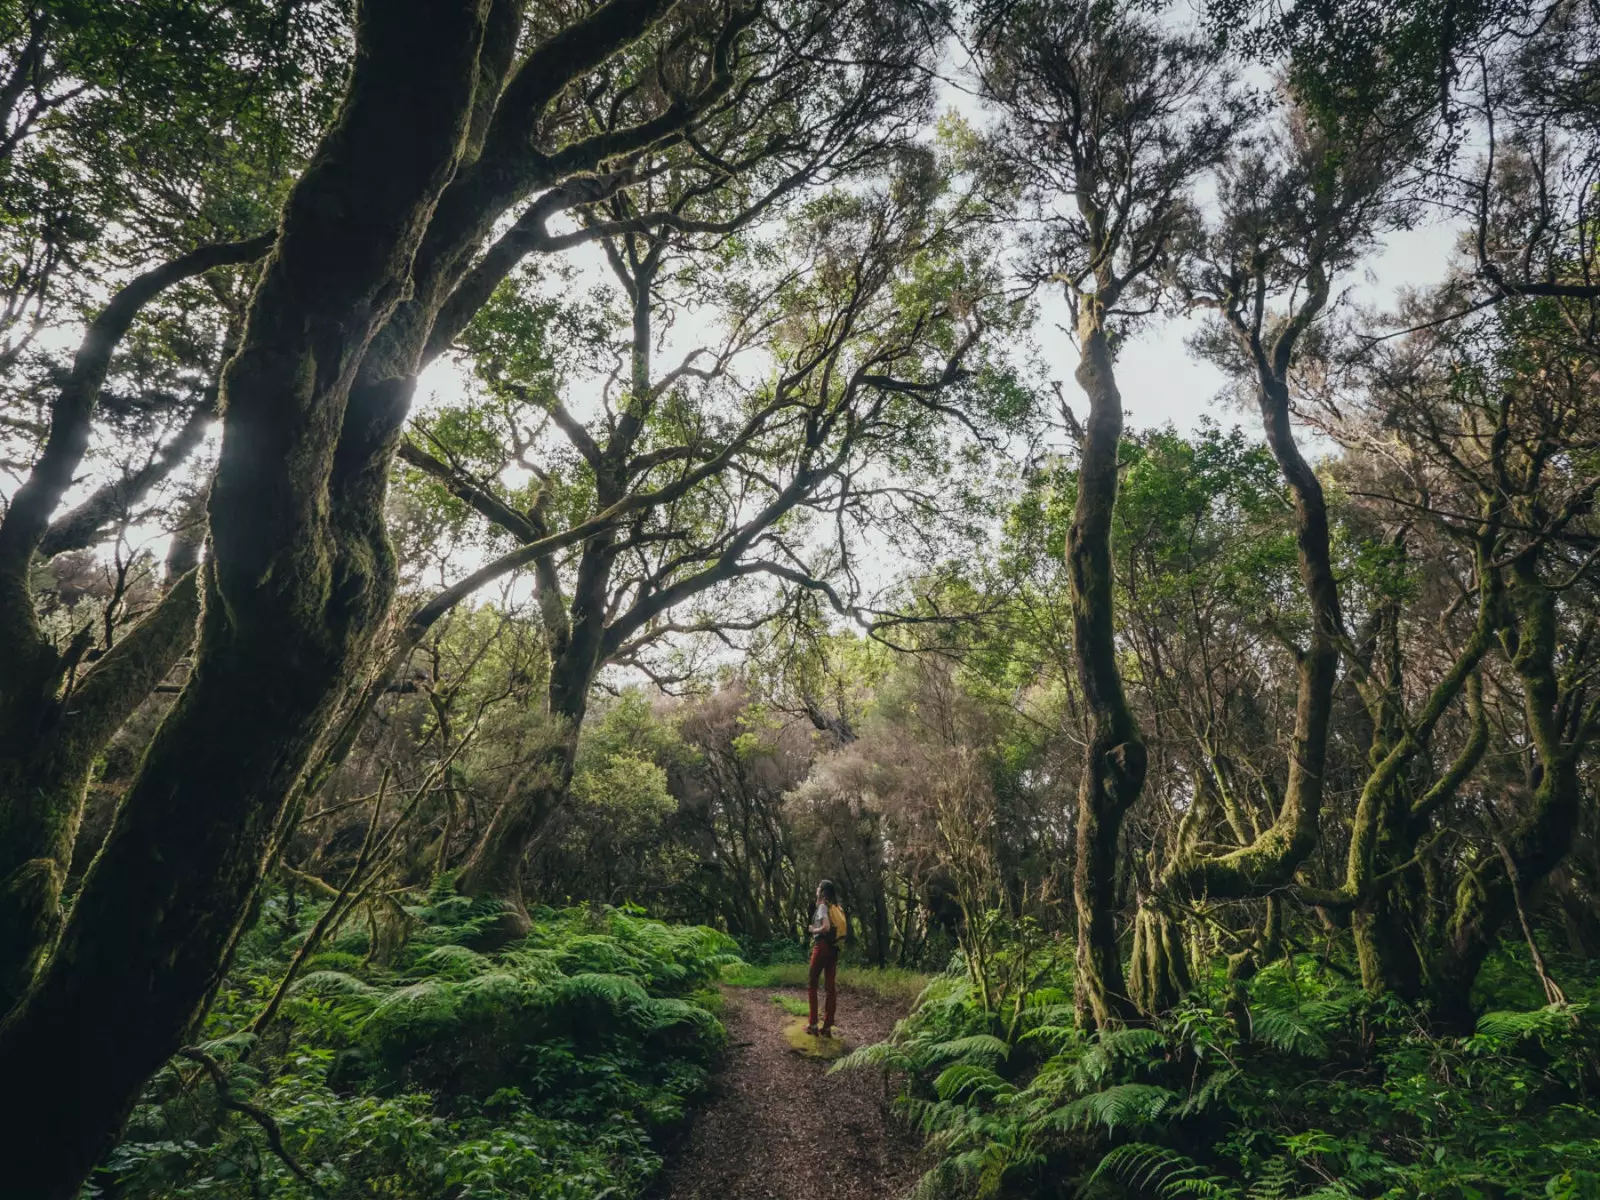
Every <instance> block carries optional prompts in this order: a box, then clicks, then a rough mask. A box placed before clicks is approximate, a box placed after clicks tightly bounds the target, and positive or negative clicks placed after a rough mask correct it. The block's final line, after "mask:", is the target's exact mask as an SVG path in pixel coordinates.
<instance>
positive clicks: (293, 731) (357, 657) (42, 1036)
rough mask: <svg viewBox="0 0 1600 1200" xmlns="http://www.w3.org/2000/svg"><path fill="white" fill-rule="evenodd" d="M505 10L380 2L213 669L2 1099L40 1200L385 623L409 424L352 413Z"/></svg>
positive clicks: (201, 668)
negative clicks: (400, 464)
mask: <svg viewBox="0 0 1600 1200" xmlns="http://www.w3.org/2000/svg"><path fill="white" fill-rule="evenodd" d="M486 7H487V4H486V0H446V2H439V0H386V2H385V3H382V4H365V5H362V6H361V7H360V8H359V10H358V14H357V31H356V44H357V50H356V55H355V62H354V68H353V72H352V76H351V81H350V85H349V91H348V94H347V96H346V99H345V102H344V104H343V106H342V108H341V110H340V113H339V115H338V117H337V118H336V120H335V122H334V124H333V126H332V127H331V128H330V130H329V131H328V133H327V134H326V135H325V136H324V138H323V140H322V143H321V145H320V146H319V147H318V149H317V151H316V152H315V154H314V155H313V158H312V161H311V163H310V164H309V166H308V167H307V169H306V171H305V173H304V175H303V176H302V178H301V179H300V181H299V182H298V183H297V185H296V186H295V188H294V190H293V192H292V193H291V195H290V198H289V200H288V202H287V204H286V206H285V210H284V214H283V219H282V225H281V228H280V233H279V237H278V241H277V245H276V249H275V251H274V252H273V253H272V255H271V256H270V257H269V259H268V261H267V264H266V266H265V268H264V270H263V273H262V277H261V280H260V282H259V284H258V285H257V288H256V292H255V295H254V297H253V299H252V302H251V306H250V311H249V315H248V318H247V322H246V328H245V331H244V334H243V336H242V339H241V344H240V349H239V352H238V354H237V355H236V356H235V358H234V359H233V361H232V363H231V364H230V365H229V366H228V368H227V370H226V373H225V376H224V384H223V397H224V402H223V407H224V419H223V444H222V451H221V456H220V460H219V463H218V467H217V473H216V478H215V482H214V484H213V487H212V491H211V498H210V506H209V507H210V527H211V534H212V547H211V555H210V557H209V558H208V560H207V562H206V563H205V565H204V567H203V569H202V588H201V591H202V596H203V601H202V603H203V610H202V617H201V622H200V634H199V644H198V649H197V652H196V655H195V667H194V671H193V674H192V677H191V679H190V681H189V684H188V685H187V686H186V687H185V689H184V691H183V692H182V694H181V695H180V696H179V698H178V700H177V702H176V704H175V705H174V707H173V709H172V711H171V712H170V713H169V715H168V717H167V719H166V720H165V721H164V722H163V724H162V726H161V728H160V729H159V730H158V732H157V734H156V736H155V738H154V740H153V741H152V743H151V746H150V748H149V750H148V752H147V754H146V757H145V760H144V763H143V765H142V767H141V770H140V772H139V774H138V777H137V778H136V780H135V781H134V783H133V785H132V786H131V788H130V790H129V792H128V794H127V796H126V798H125V799H124V802H123V804H122V806H121V808H120V809H119V811H118V813H117V816H116V819H115V821H114V823H113V826H112V829H111V831H110V833H109V834H108V836H107V839H106V843H105V845H104V847H103V848H102V850H101V852H100V855H99V857H98V858H97V859H96V861H95V863H94V865H93V866H92V867H91V869H90V871H89V874H88V876H87V877H86V878H85V880H84V883H83V887H82V890H81V891H80V893H79V896H78V899H77V902H76V904H75V905H74V908H73V911H72V914H71V917H70V919H69V920H68V921H67V922H66V925H65V927H64V929H63V931H62V933H61V937H60V940H59V942H58V944H57V947H56V949H55V952H54V953H53V955H52V956H51V958H50V960H49V962H48V963H47V964H46V965H45V967H44V969H43V971H42V972H41V973H40V975H39V976H38V978H37V979H36V981H35V982H34V984H33V986H32V988H31V989H30V990H29V992H28V993H27V995H26V996H25V997H24V998H23V1000H22V1001H21V1002H20V1003H19V1004H18V1005H17V1006H16V1007H15V1008H14V1009H13V1011H12V1012H11V1013H10V1015H9V1016H8V1017H7V1018H6V1020H5V1022H4V1024H3V1026H0V1076H3V1077H4V1078H7V1079H15V1080H23V1079H25V1080H28V1081H29V1085H28V1086H27V1087H24V1088H15V1089H8V1090H7V1091H6V1093H5V1094H4V1097H3V1098H0V1155H3V1157H4V1160H5V1162H6V1164H7V1165H6V1173H7V1183H8V1187H9V1188H10V1189H12V1190H15V1191H16V1192H17V1194H19V1195H27V1196H30V1197H38V1198H40V1200H53V1198H56V1197H63V1198H65V1197H69V1196H72V1195H75V1194H76V1192H77V1190H78V1186H79V1184H80V1183H81V1181H82V1180H83V1179H84V1177H85V1176H86V1175H87V1174H88V1172H89V1171H90V1170H91V1169H92V1168H93V1166H94V1165H95V1163H96V1162H97V1161H98V1160H99V1158H100V1156H101V1155H102V1154H103V1153H104V1152H105V1151H106V1149H107V1148H108V1147H109V1145H110V1144H111V1142H112V1140H113V1139H114V1138H115V1137H116V1135H117V1133H118V1131H119V1129H120V1127H121V1124H122V1122H123V1120H124V1119H125V1117H126V1114H127V1113H128V1111H129V1109H130V1107H131V1106H132V1104H133V1103H134V1101H135V1099H136V1098H137V1096H138V1094H139V1090H140V1088H141V1087H142V1086H143V1084H144V1082H145V1080H146V1079H147V1078H148V1077H149V1075H150V1074H151V1072H153V1071H154V1070H155V1069H156V1068H157V1067H158V1066H159V1065H160V1064H161V1063H162V1062H163V1061H165V1060H166V1058H167V1057H168V1056H170V1055H171V1054H172V1053H173V1052H174V1051H175V1050H176V1049H178V1047H179V1046H180V1045H181V1044H182V1043H183V1040H184V1039H185V1038H186V1037H187V1036H188V1034H189V1032H190V1030H191V1029H192V1027H193V1025H194V1023H195V1021H196V1020H197V1018H198V1017H199V1015H200V1013H201V1011H202V1009H203V1006H204V1004H205V1002H206V1000H207V998H208V997H209V995H210V994H211V992H212V991H213V990H214V989H215V987H216V985H217V983H218V982H219V980H220V978H221V973H222V971H223V970H224V969H225V967H226V964H227V962H228V960H229V958H230V955H231V953H232V950H233V948H234V945H235V944H236V942H237V939H238V937H239V934H240V932H241V929H242V927H243V923H244V920H245V917H246V914H247V912H248V910H249V907H250V904H251V901H252V899H253V897H254V895H255V891H256V887H257V885H258V883H259V880H260V877H261V871H262V865H263V862H264V860H265V859H266V858H267V857H268V855H269V854H270V853H271V852H272V851H273V850H274V848H275V840H276V837H277V834H278V830H279V827H280V824H281V822H282V820H283V817H284V808H285V803H286V798H287V797H288V796H289V795H290V794H291V793H292V792H293V790H294V786H295V783H296V780H297V779H298V777H299V774H300V772H301V771H302V770H303V769H304V767H305V765H306V762H307V760H308V758H309V757H310V756H311V754H312V752H313V750H314V748H315V746H316V744H317V741H318V739H319V737H320V735H321V733H322V728H323V725H324V723H325V721H326V718H327V716H328V713H329V711H330V709H331V707H332V705H333V704H334V702H335V699H336V698H337V696H338V695H339V694H340V692H341V690H342V689H343V688H344V687H345V686H346V685H347V683H348V682H349V679H350V677H351V675H352V674H353V673H354V671H355V669H356V667H357V665H358V664H359V662H360V661H361V658H362V656H363V654H364V653H365V652H366V650H367V647H368V644H369V642H370V639H371V636H372V634H373V632H374V631H375V629H376V627H377V625H378V623H379V621H380V620H381V619H382V617H383V616H384V614H385V613H386V611H387V607H388V603H389V599H390V594H391V592H392V589H393V586H394V571H393V563H392V554H391V551H390V550H389V547H388V545H387V543H386V541H385V540H384V536H383V530H382V525H381V518H382V499H383V485H384V470H385V466H386V456H383V455H382V453H381V451H382V450H383V449H385V448H387V449H392V445H393V440H392V439H393V438H394V436H396V435H397V432H398V429H397V422H392V423H391V428H389V429H388V430H387V431H386V430H384V429H382V428H380V426H379V424H378V423H377V422H375V421H373V420H372V419H371V418H372V414H370V413H367V412H358V411H354V410H351V409H349V406H348V404H347V401H348V399H349V394H350V388H351V384H352V382H353V380H354V378H355V375H356V371H357V369H358V367H359V365H360V362H361V358H362V355H363V354H364V353H365V352H366V350H367V347H368V343H369V342H370V340H371V339H372V337H373V334H374V333H375V332H376V331H377V330H378V329H379V327H380V326H381V325H382V323H383V322H384V321H385V320H386V319H387V318H388V316H389V315H390V313H391V312H392V310H393V308H394V306H395V304H396V303H397V302H398V301H399V300H400V298H401V297H402V296H403V295H404V294H405V291H406V289H407V287H408V280H409V276H410V267H411V262H412V259H413V256H414V255H415V253H416V249H417V246H418V244H419V242H420V241H421V239H422V235H423V232H424V229H425V228H426V226H427V222H428V218H429V216H430V214H431V213H432V211H433V208H434V205H435V204H436V202H437V200H438V198H439V194H440V192H441V191H442V189H443V188H444V187H445V185H446V183H447V182H448V181H449V179H450V177H451V174H452V172H453V171H454V170H455V167H456V163H457V159H458V156H459V152H460V150H461V146H462V143H463V135H464V133H465V132H466V129H467V120H468V115H469V111H470V108H471V102H472V96H473V88H474V83H475V76H476V74H477V71H478V60H479V50H480V47H481V43H482V39H483V33H484V24H485V9H486ZM347 422H354V425H349V424H347ZM380 459H381V461H380Z"/></svg>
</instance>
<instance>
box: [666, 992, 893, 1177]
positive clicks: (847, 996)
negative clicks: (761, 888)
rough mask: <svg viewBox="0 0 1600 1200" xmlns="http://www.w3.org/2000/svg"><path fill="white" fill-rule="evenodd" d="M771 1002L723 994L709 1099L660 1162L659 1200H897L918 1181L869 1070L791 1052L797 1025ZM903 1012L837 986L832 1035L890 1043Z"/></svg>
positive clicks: (766, 997)
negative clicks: (721, 1040) (722, 1029)
mask: <svg viewBox="0 0 1600 1200" xmlns="http://www.w3.org/2000/svg"><path fill="white" fill-rule="evenodd" d="M775 994H783V995H789V996H796V997H799V998H800V999H802V1000H803V999H804V998H805V992H804V991H801V990H800V989H798V988H777V989H773V988H724V989H723V996H724V997H725V999H726V1004H725V1006H724V1009H723V1013H722V1021H723V1024H724V1025H726V1026H727V1028H728V1051H727V1055H726V1057H725V1058H724V1060H723V1063H722V1066H721V1068H720V1069H719V1070H718V1072H717V1075H716V1078H715V1080H714V1082H713V1088H714V1090H713V1092H712V1096H711V1100H710V1102H709V1103H708V1104H706V1105H704V1106H703V1107H702V1108H701V1109H700V1111H699V1112H698V1113H696V1114H695V1117H694V1124H693V1126H692V1127H691V1129H690V1131H689V1134H688V1136H687V1138H686V1139H685V1140H684V1143H683V1144H682V1145H680V1146H679V1147H678V1148H677V1150H676V1152H675V1153H674V1154H672V1155H670V1157H669V1166H668V1169H667V1172H666V1178H665V1181H664V1185H663V1186H662V1187H661V1188H660V1189H659V1190H658V1191H657V1193H656V1194H657V1195H658V1196H661V1197H663V1198H664V1200H825V1198H826V1200H832V1198H834V1197H838V1198H839V1200H845V1198H847V1197H848V1198H849V1200H898V1198H899V1197H902V1196H904V1195H905V1194H906V1193H907V1192H908V1191H910V1189H911V1186H912V1185H913V1184H914V1183H915V1182H916V1180H917V1177H918V1175H919V1174H920V1173H921V1172H920V1170H919V1169H918V1167H917V1162H916V1156H917V1144H916V1140H915V1138H914V1137H912V1136H908V1135H907V1134H906V1133H905V1132H904V1131H902V1130H901V1129H900V1128H899V1127H898V1126H896V1125H894V1124H892V1123H891V1121H890V1120H889V1113H888V1100H889V1095H890V1093H889V1091H888V1089H887V1087H886V1086H885V1082H884V1079H883V1075H882V1074H881V1073H880V1072H878V1071H873V1070H866V1071H842V1072H839V1073H838V1074H834V1075H830V1074H828V1073H827V1070H828V1065H829V1064H828V1063H826V1062H822V1061H819V1060H817V1059H812V1058H806V1057H803V1056H801V1055H799V1054H797V1053H795V1052H794V1051H793V1050H791V1049H790V1048H789V1044H788V1042H787V1041H785V1040H784V1036H783V1030H784V1027H785V1026H786V1025H788V1024H789V1023H790V1022H792V1021H793V1020H794V1018H793V1017H791V1016H790V1015H789V1014H788V1013H786V1012H784V1011H783V1009H781V1008H779V1007H778V1006H777V1005H776V1004H774V1003H772V997H773V995H775ZM904 1015H905V1014H904V1013H903V1012H902V1011H900V1010H899V1009H898V1008H896V1007H895V1006H892V1005H889V1004H885V1003H884V1002H882V1001H880V1000H878V999H877V998H875V997H873V996H872V995H870V994H869V993H864V992H857V991H852V990H849V989H846V988H844V987H841V988H840V989H839V1019H838V1021H837V1022H836V1025H835V1028H836V1030H837V1031H838V1032H839V1033H840V1034H841V1035H842V1036H844V1037H845V1038H846V1039H848V1041H849V1043H850V1048H851V1049H852V1050H853V1049H855V1048H857V1047H858V1046H865V1045H868V1044H870V1043H872V1042H879V1041H882V1040H883V1039H885V1038H886V1037H888V1036H889V1034H890V1032H891V1031H892V1030H893V1029H894V1023H895V1022H896V1021H897V1020H899V1019H900V1018H901V1017H902V1016H904Z"/></svg>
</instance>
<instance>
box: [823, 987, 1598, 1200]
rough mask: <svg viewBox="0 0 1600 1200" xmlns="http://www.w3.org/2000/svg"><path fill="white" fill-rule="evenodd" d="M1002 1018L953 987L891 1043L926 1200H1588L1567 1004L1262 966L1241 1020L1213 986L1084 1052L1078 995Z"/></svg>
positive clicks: (888, 1064)
mask: <svg viewBox="0 0 1600 1200" xmlns="http://www.w3.org/2000/svg"><path fill="white" fill-rule="evenodd" d="M1056 983H1057V985H1058V986H1052V987H1042V988H1040V989H1038V990H1035V991H1034V992H1033V993H1032V994H1031V995H1030V996H1029V998H1028V1002H1027V1004H1026V1006H1025V1007H1024V1009H1023V1014H1022V1018H1021V1020H1019V1021H1018V1022H1017V1023H1016V1025H1015V1028H1014V1029H1013V1030H1012V1031H1011V1033H1010V1036H1007V1024H1008V1023H1007V1022H1004V1021H1002V1020H1001V1019H1000V1018H999V1017H997V1016H996V1015H992V1014H985V1013H984V1012H983V1011H982V1009H981V1006H980V1005H979V1004H978V1003H977V1001H976V999H975V996H974V992H973V989H972V988H971V987H970V986H969V985H968V983H967V981H966V979H965V977H964V976H956V975H951V976H945V977H943V978H941V979H939V980H938V981H936V983H935V984H934V985H933V986H932V987H930V988H929V989H928V992H927V993H926V994H925V996H924V999H923V1001H922V1003H921V1005H920V1006H919V1007H918V1009H917V1011H916V1012H915V1013H914V1014H913V1015H912V1017H911V1018H910V1019H908V1020H907V1021H905V1022H903V1023H902V1024H901V1026H900V1028H899V1029H898V1030H897V1032H896V1034H895V1037H894V1038H893V1040H892V1041H890V1042H888V1043H883V1044H880V1045H876V1046H869V1047H864V1048H862V1049H861V1050H858V1051H856V1052H855V1053H854V1054H852V1055H850V1056H849V1057H848V1058H847V1059H845V1060H843V1061H842V1062H841V1064H840V1067H841V1068H844V1069H849V1068H852V1067H855V1068H859V1067H864V1066H879V1067H885V1068H889V1069H892V1070H896V1071H899V1072H901V1073H902V1075H903V1078H904V1082H905V1087H904V1091H903V1093H902V1096H901V1098H900V1101H899V1103H900V1106H901V1108H902V1110H903V1112H904V1113H905V1114H906V1116H907V1117H908V1118H909V1119H910V1120H911V1121H912V1122H913V1123H914V1124H915V1125H916V1127H917V1128H918V1129H920V1130H921V1132H922V1133H923V1134H924V1135H925V1137H926V1138H927V1140H928V1143H929V1146H930V1149H932V1150H933V1151H934V1152H935V1154H936V1155H937V1160H938V1161H937V1164H936V1166H935V1167H934V1168H933V1169H932V1170H931V1171H930V1172H929V1173H928V1175H927V1176H926V1177H925V1178H924V1180H923V1182H922V1186H921V1191H920V1194H921V1195H924V1196H929V1197H932V1196H975V1197H991V1196H992V1197H1001V1196H1016V1197H1023V1196H1027V1197H1053V1196H1063V1197H1064V1196H1082V1197H1085V1198H1097V1200H1100V1198H1103V1200H1113V1198H1124V1200H1132V1198H1136V1197H1147V1198H1160V1200H1176V1198H1178V1197H1186V1198H1187V1197H1200V1198H1207V1197H1209V1198H1212V1200H1269V1198H1276V1197H1283V1198H1285V1200H1288V1198H1297V1200H1313V1198H1315V1200H1335V1198H1354V1197H1372V1198H1374V1200H1375V1198H1378V1197H1383V1198H1385V1200H1391V1198H1392V1200H1400V1198H1402V1197H1430V1198H1432V1197H1440V1198H1455V1200H1489V1198H1491V1197H1493V1198H1506V1200H1511V1198H1523V1197H1525V1198H1529V1200H1532V1198H1533V1197H1539V1198H1551V1197H1561V1198H1563V1200H1577V1198H1579V1197H1583V1198H1593V1197H1600V1111H1597V1108H1596V1104H1595V1098H1594V1097H1595V1088H1596V1084H1597V1082H1600V1023H1597V1022H1596V1020H1595V1019H1594V1017H1595V1012H1596V1010H1595V1009H1594V1008H1592V1007H1591V1006H1590V1005H1589V1004H1587V1003H1583V1002H1579V1003H1574V1004H1570V1005H1565V1006H1551V1007H1542V1008H1534V1009H1525V1010H1503V1011H1496V1012H1491V1013H1488V1014H1486V1015H1485V1016H1484V1017H1483V1018H1482V1019H1481V1020H1480V1021H1479V1022H1478V1027H1477V1031H1476V1033H1474V1034H1473V1035H1472V1036H1470V1037H1464V1038H1462V1037H1440V1036H1434V1035H1432V1034H1431V1033H1430V1032H1429V1031H1428V1028H1427V1024H1426V1022H1425V1020H1424V1014H1423V1013H1421V1012H1419V1011H1418V1010H1416V1009H1414V1008H1411V1007H1408V1006H1406V1005H1404V1004H1401V1003H1398V1002H1397V1001H1394V1000H1392V999H1373V998H1370V997H1368V996H1366V995H1365V994H1364V993H1362V992H1360V991H1359V989H1356V988H1354V987H1353V986H1351V985H1349V984H1340V983H1337V982H1335V981H1330V980H1329V979H1327V978H1321V977H1316V978H1314V977H1313V970H1312V967H1311V966H1310V965H1309V964H1307V965H1304V966H1302V967H1301V968H1299V969H1295V968H1290V967H1285V966H1281V965H1280V966H1275V967H1273V968H1270V969H1268V970H1266V971H1263V972H1262V973H1261V974H1260V975H1259V976H1257V977H1256V978H1255V979H1254V980H1252V981H1251V982H1250V983H1249V985H1248V987H1247V991H1246V995H1245V1006H1244V1008H1242V1009H1241V1008H1239V1007H1238V1006H1237V1005H1235V1004H1232V1003H1230V1002H1228V997H1229V996H1230V992H1229V990H1228V989H1227V988H1226V987H1225V986H1224V985H1223V983H1222V981H1221V980H1217V981H1213V985H1212V987H1211V990H1210V993H1209V994H1207V993H1206V992H1201V993H1200V994H1197V995H1196V996H1194V997H1192V998H1191V999H1190V1000H1189V1001H1188V1002H1186V1003H1185V1004H1184V1005H1182V1006H1181V1007H1179V1008H1178V1009H1177V1010H1176V1011H1174V1012H1173V1013H1171V1014H1170V1015H1169V1016H1168V1017H1167V1018H1166V1019H1165V1020H1163V1021H1161V1022H1159V1023H1158V1024H1156V1025H1154V1026H1152V1027H1148V1028H1130V1029H1122V1030H1115V1031H1110V1032H1105V1033H1099V1034H1093V1035H1087V1034H1084V1033H1082V1032H1080V1031H1078V1030H1077V1029H1076V1028H1074V1025H1073V1007H1072V1004H1071V1002H1070V1001H1071V991H1070V981H1068V980H1057V981H1056Z"/></svg>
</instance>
